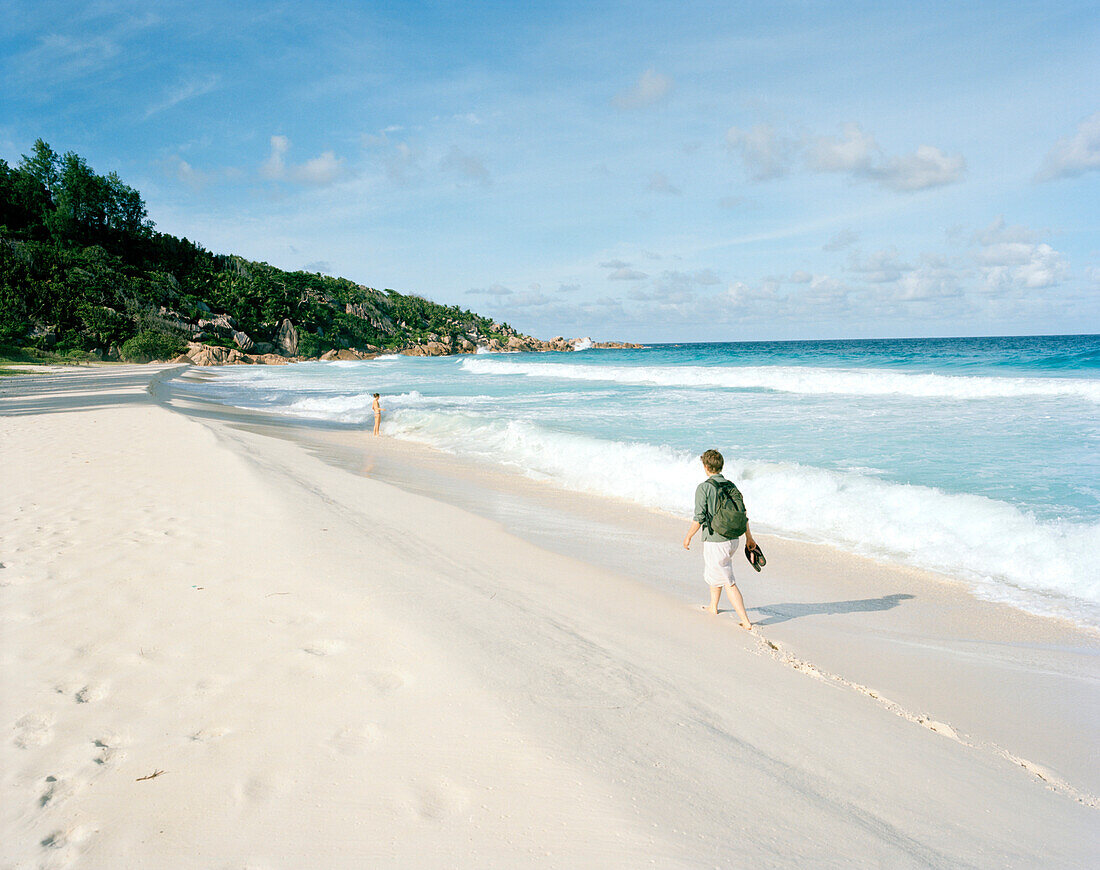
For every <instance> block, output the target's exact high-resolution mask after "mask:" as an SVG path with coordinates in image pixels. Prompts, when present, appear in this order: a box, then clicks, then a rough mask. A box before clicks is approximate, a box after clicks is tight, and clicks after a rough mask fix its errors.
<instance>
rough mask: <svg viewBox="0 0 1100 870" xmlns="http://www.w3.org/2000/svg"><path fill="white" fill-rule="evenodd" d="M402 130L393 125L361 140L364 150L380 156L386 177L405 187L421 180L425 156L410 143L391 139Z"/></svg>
mask: <svg viewBox="0 0 1100 870" xmlns="http://www.w3.org/2000/svg"><path fill="white" fill-rule="evenodd" d="M401 129H402V128H401V127H398V126H395V125H391V126H389V127H386V128H385V129H384V130H383V131H382V132H381V133H367V134H364V135H363V136H362V137H360V139H361V141H362V143H363V147H364V148H366V149H368V150H370V151H373V152H374V153H375V154H376V155H377V156H378V159H379V160H380V162H381V164H382V166H383V168H384V169H385V171H386V177H387V178H389V180H390V181H392V182H393V183H394V184H396V185H398V186H401V187H405V186H407V185H409V184H411V183H413V182H414V181H416V180H418V179H419V177H420V174H421V160H422V158H423V155H422V154H421V152H420V149H419V148H416V147H415V146H413V145H411V144H409V143H408V142H398V141H394V140H392V139H391V138H390V135H389V134H390V133H397V132H400V131H401Z"/></svg>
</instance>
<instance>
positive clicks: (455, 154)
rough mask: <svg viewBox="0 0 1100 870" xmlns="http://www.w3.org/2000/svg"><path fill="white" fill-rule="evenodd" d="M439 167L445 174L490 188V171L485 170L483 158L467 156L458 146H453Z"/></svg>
mask: <svg viewBox="0 0 1100 870" xmlns="http://www.w3.org/2000/svg"><path fill="white" fill-rule="evenodd" d="M439 166H440V168H441V169H443V171H444V172H449V173H451V174H452V175H457V176H458V177H459V178H463V179H465V180H467V181H472V182H475V183H477V184H480V185H482V186H483V187H488V185H489V183H490V178H489V170H488V169H486V168H485V164H484V163H482V162H481V158H479V157H476V156H475V155H473V154H467V153H466V152H465V151H463V150H462V149H461V148H459V147H458V146H457V145H452V146H451V150H450V151H448V152H447V156H446V157H444V158H443V159H442V160H441V161H440V163H439Z"/></svg>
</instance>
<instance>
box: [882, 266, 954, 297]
mask: <svg viewBox="0 0 1100 870" xmlns="http://www.w3.org/2000/svg"><path fill="white" fill-rule="evenodd" d="M896 287H897V291H896V293H895V295H894V297H893V298H894V299H895V300H897V301H901V302H927V301H931V300H944V299H951V298H956V297H959V296H962V295H963V291H962V288H961V286H960V284H959V276H958V274H957V273H956V272H955V270H954V269H951V268H949V267H947V266H943V265H934V264H926V265H921V266H919V267H918V268H916V269H913V270H912V271H910V272H907V273H906V274H905V275H903V276H902V277H901V279H900V280H899V281H898V282H897V285H896Z"/></svg>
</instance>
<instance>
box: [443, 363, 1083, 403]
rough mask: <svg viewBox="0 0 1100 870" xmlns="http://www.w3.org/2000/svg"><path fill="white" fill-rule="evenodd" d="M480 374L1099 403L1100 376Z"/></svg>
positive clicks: (516, 370) (493, 370) (492, 366)
mask: <svg viewBox="0 0 1100 870" xmlns="http://www.w3.org/2000/svg"><path fill="white" fill-rule="evenodd" d="M462 368H463V369H464V370H465V371H467V372H469V373H471V374H476V375H521V376H526V377H533V378H557V379H564V380H575V381H609V382H614V383H619V384H637V385H642V386H651V385H652V386H662V387H721V388H727V389H760V390H775V391H777V392H785V393H803V394H822V395H853V396H887V395H900V396H916V397H921V398H945V399H995V398H1016V397H1021V396H1050V397H1068V398H1076V399H1084V400H1085V401H1088V402H1094V403H1097V404H1100V380H1097V379H1089V380H1086V379H1080V378H1009V377H991V376H979V375H937V374H909V373H906V372H898V371H892V370H887V369H882V370H869V369H860V370H855V369H832V368H816V367H809V366H698V365H692V366H608V365H600V366H589V365H578V364H575V363H544V362H513V361H510V360H497V359H465V360H463V361H462Z"/></svg>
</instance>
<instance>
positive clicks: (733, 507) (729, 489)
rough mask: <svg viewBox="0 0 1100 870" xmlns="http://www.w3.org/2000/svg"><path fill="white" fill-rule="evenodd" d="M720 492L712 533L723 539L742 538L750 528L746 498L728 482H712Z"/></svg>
mask: <svg viewBox="0 0 1100 870" xmlns="http://www.w3.org/2000/svg"><path fill="white" fill-rule="evenodd" d="M709 483H712V484H714V488H715V489H716V490H718V499H717V502H716V504H715V508H714V515H713V516H712V517H711V518H710V524H709V525H710V533H711V534H712V535H720V536H721V537H723V538H729V539H730V540H733V539H734V538H740V537H741V536H742V535H743V534H745V529H747V528H748V527H749V515H748V514H747V513H745V497H744V496H743V495H741V490H739V489H738V488H737V487H736V486H735V485H734V484H732V483H731V482H730V481H728V480H722V481H718V480H711V481H709Z"/></svg>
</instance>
